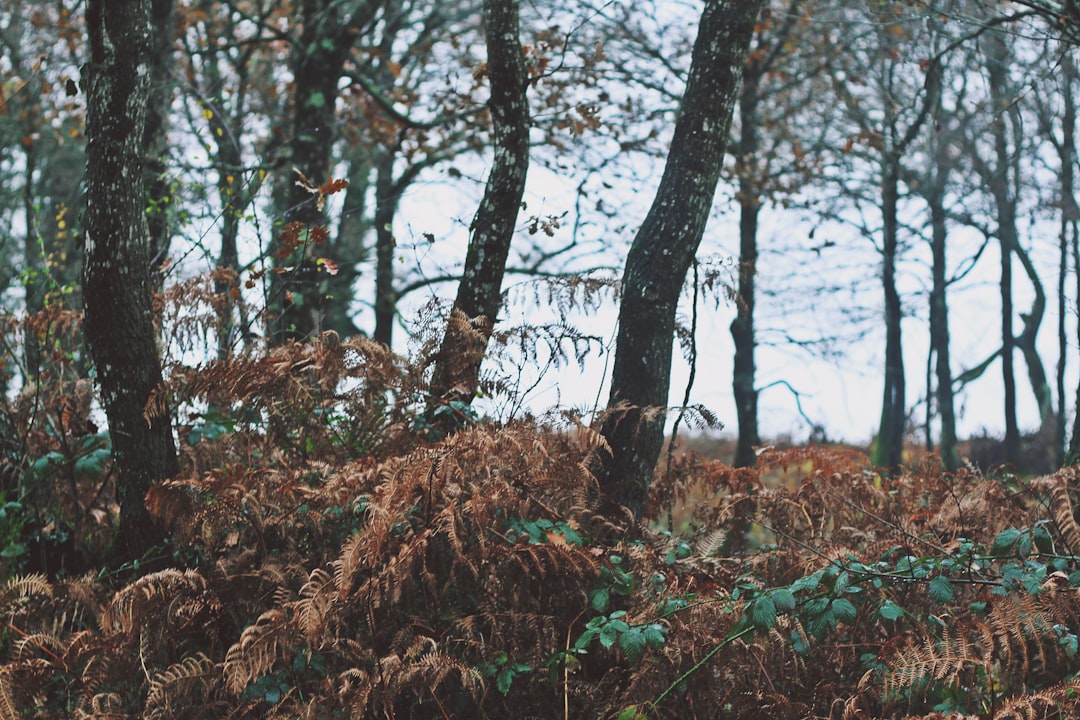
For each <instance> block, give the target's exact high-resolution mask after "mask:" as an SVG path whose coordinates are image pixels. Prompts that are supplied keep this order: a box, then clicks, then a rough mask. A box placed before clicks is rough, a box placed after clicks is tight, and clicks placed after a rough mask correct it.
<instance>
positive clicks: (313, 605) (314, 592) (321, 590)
mask: <svg viewBox="0 0 1080 720" xmlns="http://www.w3.org/2000/svg"><path fill="white" fill-rule="evenodd" d="M335 590H336V585H335V578H334V575H332V574H330V573H329V572H327V571H326V570H324V569H323V568H315V569H314V570H312V571H311V575H310V576H309V577H308V581H307V582H306V583H304V586H303V587H302V588H300V599H299V600H297V601H295V602H294V603H292V604H291V606H292V608H293V610H294V612H295V617H296V622H297V623H298V624H299V626H300V628H301V629H302V630H303V631H304V634H305V635H306V636H307V637H308V639H309V640H312V641H314V640H316V639H317V638H318V635H319V633H320V631H321V630H322V629H323V627H324V624H325V621H326V616H327V612H328V610H329V606H330V604H331V603H332V602H333V601H334V599H335V596H336V595H337V593H336V592H335Z"/></svg>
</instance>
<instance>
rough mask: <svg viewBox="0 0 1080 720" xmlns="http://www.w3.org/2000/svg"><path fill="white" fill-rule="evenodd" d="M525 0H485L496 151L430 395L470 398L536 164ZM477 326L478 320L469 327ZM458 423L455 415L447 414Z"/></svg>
mask: <svg viewBox="0 0 1080 720" xmlns="http://www.w3.org/2000/svg"><path fill="white" fill-rule="evenodd" d="M518 6H519V0H484V36H485V42H486V44H487V52H488V57H487V68H486V69H487V76H488V79H489V80H490V83H491V98H490V100H489V101H488V108H489V110H490V111H491V118H492V131H493V134H494V145H495V157H494V160H493V161H492V166H491V171H490V173H489V174H488V179H487V184H486V186H485V188H484V197H483V199H482V200H481V201H480V207H479V209H477V211H476V216H475V217H474V218H473V221H472V227H471V228H470V233H471V234H470V237H469V249H468V252H467V255H466V257H465V269H464V271H463V273H462V276H461V282H460V283H459V284H458V292H457V297H456V298H455V300H454V307H453V311H452V314H451V318H450V321H449V323H448V325H447V328H446V334H445V335H444V336H443V341H442V345H441V347H440V349H439V355H438V358H437V361H436V362H437V364H436V367H435V372H434V376H433V378H432V382H431V394H432V396H433V398H435V399H436V400H440V401H442V402H452V401H455V400H456V401H458V402H461V403H466V404H468V403H471V402H472V399H473V397H475V395H476V391H477V389H478V386H479V378H480V365H481V361H482V360H483V356H484V351H485V349H486V347H487V343H488V340H489V339H490V337H491V332H492V329H493V328H494V325H495V321H496V319H497V317H498V314H499V309H500V308H501V306H502V281H503V275H504V273H505V271H506V260H507V257H508V256H509V253H510V242H511V240H512V238H513V234H514V227H515V225H516V223H517V217H518V212H519V211H520V209H521V198H522V196H523V195H524V193H525V180H526V177H527V175H528V169H529V104H528V98H527V93H526V91H527V89H528V74H527V72H526V69H525V58H524V55H523V54H522V48H521V37H520V20H519V12H518ZM470 325H471V326H472V327H471V328H470ZM444 417H446V418H447V421H448V422H450V423H455V422H456V419H455V418H454V416H453V415H445V414H444Z"/></svg>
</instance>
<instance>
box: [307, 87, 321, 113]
mask: <svg viewBox="0 0 1080 720" xmlns="http://www.w3.org/2000/svg"><path fill="white" fill-rule="evenodd" d="M304 104H305V105H306V106H307V107H311V108H316V109H318V108H321V107H324V106H325V105H326V96H325V95H323V94H322V92H320V91H318V90H316V91H315V92H313V93H311V94H310V95H308V98H307V102H306V103H304Z"/></svg>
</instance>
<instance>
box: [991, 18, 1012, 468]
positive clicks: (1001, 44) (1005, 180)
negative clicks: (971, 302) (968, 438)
mask: <svg viewBox="0 0 1080 720" xmlns="http://www.w3.org/2000/svg"><path fill="white" fill-rule="evenodd" d="M985 52H986V67H987V75H988V80H989V83H990V97H991V100H992V102H993V108H994V113H995V115H994V120H993V122H992V123H991V132H992V135H993V142H994V163H995V164H994V169H993V171H992V172H991V175H990V178H989V185H990V192H991V194H992V195H993V197H994V202H995V205H996V208H997V225H998V243H999V245H1000V247H1001V281H1000V294H1001V373H1002V380H1003V383H1004V389H1005V408H1004V409H1005V439H1004V443H1003V445H1004V452H1005V461H1006V462H1008V463H1012V464H1016V463H1017V462H1019V460H1020V429H1019V425H1018V423H1017V419H1016V372H1015V369H1014V365H1013V348H1014V346H1015V340H1014V335H1013V306H1012V258H1013V248H1014V247H1015V246H1016V203H1015V200H1014V198H1013V197H1012V193H1011V192H1010V190H1009V164H1010V162H1009V147H1008V139H1007V137H1006V130H1005V114H1006V112H1007V105H1008V104H1009V103H1010V102H1011V101H1012V98H1011V97H1010V96H1009V95H1008V94H1007V93H1006V92H1005V89H1006V87H1008V77H1007V76H1008V72H1007V70H1008V66H1007V63H1008V48H1007V47H1006V45H1005V41H1004V40H1003V39H1002V38H1001V36H1000V34H999V33H997V32H990V33H988V34H987V37H986V51H985Z"/></svg>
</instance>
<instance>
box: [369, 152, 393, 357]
mask: <svg viewBox="0 0 1080 720" xmlns="http://www.w3.org/2000/svg"><path fill="white" fill-rule="evenodd" d="M375 172H376V175H375V333H374V335H373V336H372V337H374V339H375V340H378V341H379V342H381V343H383V344H384V345H386V346H387V347H390V346H391V344H392V342H393V339H394V316H395V314H396V312H397V295H396V293H395V290H394V247H395V242H394V230H393V222H394V215H396V214H397V206H398V198H399V195H398V191H397V187H396V185H395V183H394V153H393V152H388V153H386V154H385V155H384V156H383V157H382V158H381V159H380V160H379V162H378V165H377V167H376V171H375Z"/></svg>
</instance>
